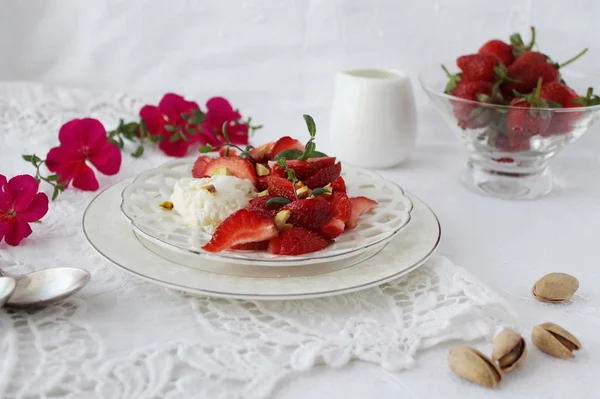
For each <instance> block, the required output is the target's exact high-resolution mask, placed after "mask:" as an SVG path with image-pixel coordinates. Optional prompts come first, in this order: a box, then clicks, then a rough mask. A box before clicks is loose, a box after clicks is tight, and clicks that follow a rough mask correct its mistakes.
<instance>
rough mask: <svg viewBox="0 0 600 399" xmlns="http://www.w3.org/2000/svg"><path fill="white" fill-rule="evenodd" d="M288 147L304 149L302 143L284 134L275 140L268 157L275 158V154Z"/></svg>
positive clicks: (288, 148)
mask: <svg viewBox="0 0 600 399" xmlns="http://www.w3.org/2000/svg"><path fill="white" fill-rule="evenodd" d="M290 149H296V150H300V151H304V144H302V143H301V142H299V141H298V140H296V139H294V138H291V137H290V136H284V137H282V138H280V139H279V140H277V141H276V142H275V145H274V146H273V149H272V150H271V152H270V154H269V155H270V156H269V158H270V159H273V158H275V155H277V154H279V153H280V152H281V151H284V150H290Z"/></svg>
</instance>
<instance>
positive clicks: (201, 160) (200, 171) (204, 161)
mask: <svg viewBox="0 0 600 399" xmlns="http://www.w3.org/2000/svg"><path fill="white" fill-rule="evenodd" d="M211 160H212V158H211V157H208V156H206V155H201V156H199V157H198V159H196V162H194V166H193V167H192V176H194V177H195V178H197V179H200V178H202V177H207V174H206V165H208V163H209V162H210V161H211Z"/></svg>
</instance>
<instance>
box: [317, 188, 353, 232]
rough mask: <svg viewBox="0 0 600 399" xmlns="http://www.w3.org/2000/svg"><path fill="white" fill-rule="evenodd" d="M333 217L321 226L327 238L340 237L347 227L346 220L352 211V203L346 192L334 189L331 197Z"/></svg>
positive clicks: (321, 230) (320, 229)
mask: <svg viewBox="0 0 600 399" xmlns="http://www.w3.org/2000/svg"><path fill="white" fill-rule="evenodd" d="M330 201H331V213H332V218H331V220H330V221H329V222H327V223H326V224H324V225H323V226H321V227H320V228H319V233H321V235H322V236H323V237H325V238H330V239H333V238H336V237H339V236H340V235H341V234H342V233H343V232H344V230H345V229H346V222H348V220H349V219H350V215H351V213H352V203H351V202H350V199H349V198H348V196H347V195H346V193H343V192H338V191H334V193H333V194H332V195H331V198H330Z"/></svg>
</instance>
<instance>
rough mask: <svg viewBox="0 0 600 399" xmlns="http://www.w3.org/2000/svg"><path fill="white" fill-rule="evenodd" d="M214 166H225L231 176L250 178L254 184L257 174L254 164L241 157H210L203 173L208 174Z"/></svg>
mask: <svg viewBox="0 0 600 399" xmlns="http://www.w3.org/2000/svg"><path fill="white" fill-rule="evenodd" d="M196 162H198V161H196ZM216 168H227V169H228V170H229V172H231V174H232V175H233V176H235V177H239V178H240V179H247V180H250V181H251V182H252V183H253V184H256V181H257V176H256V170H255V169H254V165H252V164H251V163H250V161H247V160H245V159H243V158H240V157H226V158H214V159H211V160H210V162H209V163H208V164H207V165H206V168H205V170H204V173H205V175H208V176H210V174H211V172H212V171H213V170H215V169H216Z"/></svg>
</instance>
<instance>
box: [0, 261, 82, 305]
mask: <svg viewBox="0 0 600 399" xmlns="http://www.w3.org/2000/svg"><path fill="white" fill-rule="evenodd" d="M89 280H90V273H89V272H88V271H87V270H83V269H78V268H75V267H55V268H50V269H42V270H37V271H34V272H31V273H28V274H22V275H19V276H15V277H14V281H16V287H15V288H14V291H13V292H12V294H11V295H10V296H9V298H8V300H7V301H6V306H9V307H12V308H21V309H25V308H40V307H44V306H48V305H51V304H53V303H56V302H60V301H62V300H64V299H65V298H67V297H68V296H70V295H73V294H74V293H76V292H77V291H79V290H80V289H82V288H83V287H84V286H85V285H86V284H87V282H88V281H89Z"/></svg>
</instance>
